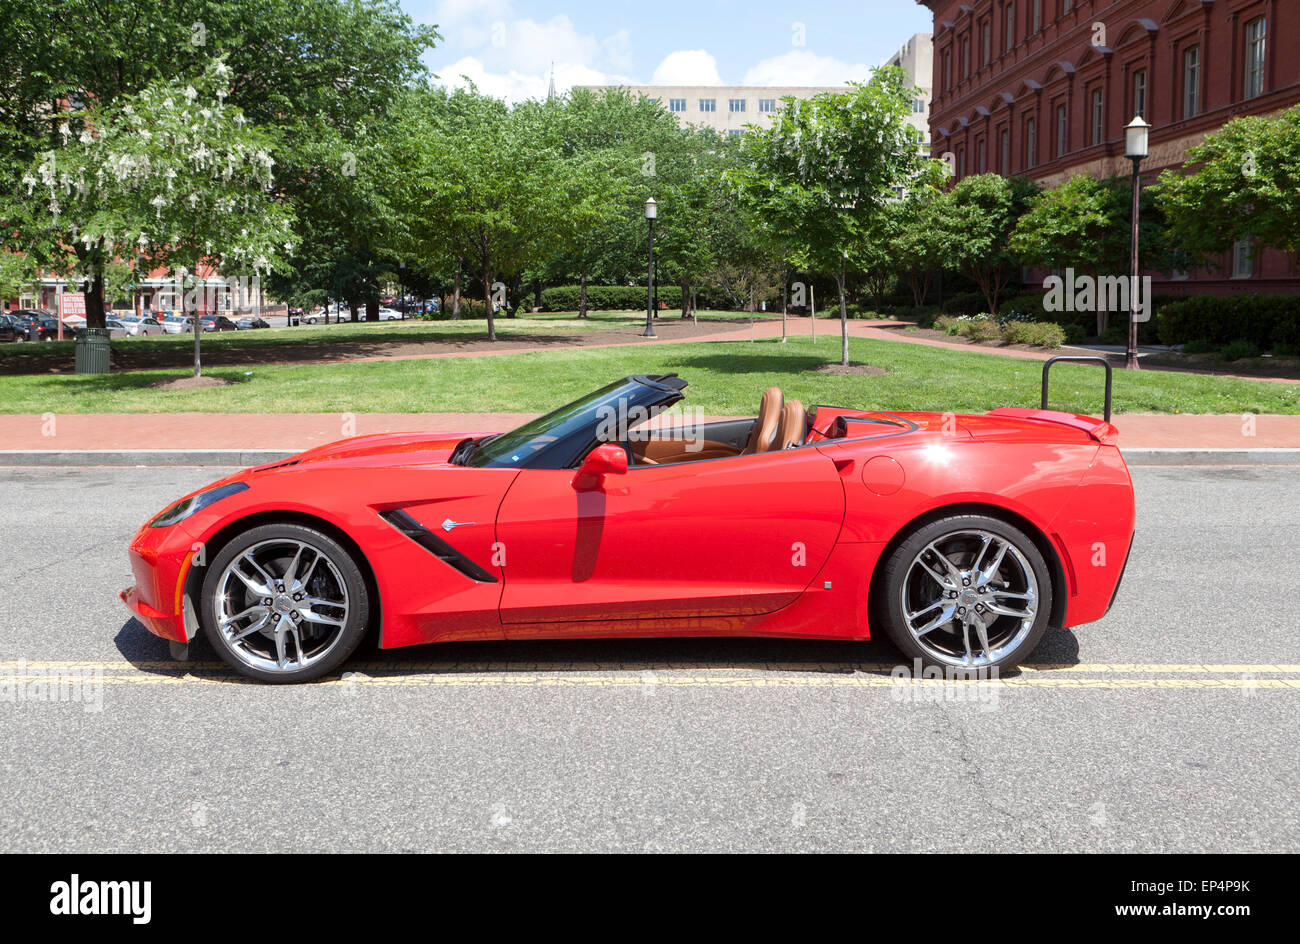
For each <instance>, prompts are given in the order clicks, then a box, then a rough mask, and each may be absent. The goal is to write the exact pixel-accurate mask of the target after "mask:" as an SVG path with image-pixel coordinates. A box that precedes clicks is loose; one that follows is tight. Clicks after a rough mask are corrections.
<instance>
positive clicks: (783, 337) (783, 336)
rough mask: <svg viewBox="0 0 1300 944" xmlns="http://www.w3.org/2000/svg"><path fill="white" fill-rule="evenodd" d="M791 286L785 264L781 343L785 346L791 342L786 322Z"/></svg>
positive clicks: (782, 271)
mask: <svg viewBox="0 0 1300 944" xmlns="http://www.w3.org/2000/svg"><path fill="white" fill-rule="evenodd" d="M789 286H790V270H789V268H788V267H787V266H786V265H785V264H784V263H783V264H782V265H781V343H782V344H785V343H786V341H788V340H790V338H789V336H788V335H787V334H786V321H785V319H786V306H787V295H788V289H789Z"/></svg>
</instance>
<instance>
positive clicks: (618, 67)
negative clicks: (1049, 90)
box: [400, 0, 931, 101]
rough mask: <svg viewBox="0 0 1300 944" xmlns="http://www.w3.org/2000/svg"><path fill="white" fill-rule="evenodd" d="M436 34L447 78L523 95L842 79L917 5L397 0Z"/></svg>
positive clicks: (884, 51)
mask: <svg viewBox="0 0 1300 944" xmlns="http://www.w3.org/2000/svg"><path fill="white" fill-rule="evenodd" d="M400 2H401V5H402V8H403V9H404V10H405V11H406V12H407V13H408V14H409V15H410V16H411V17H412V18H413V19H414V20H415V21H416V22H417V23H424V24H431V25H436V26H437V28H438V32H439V33H440V34H441V35H442V39H441V40H439V42H438V45H437V47H436V48H435V49H433V50H432V51H431V52H429V53H428V54H427V55H426V56H425V62H426V64H427V65H428V66H429V68H430V69H431V70H432V71H433V72H434V73H435V74H437V75H438V76H439V78H438V81H440V82H441V83H443V84H445V85H461V84H464V79H462V76H468V77H469V78H470V79H472V80H473V81H474V83H475V84H476V85H477V86H478V87H479V89H480V90H481V91H483V92H486V93H488V94H491V95H494V96H497V97H498V98H506V99H508V100H510V101H522V100H524V99H528V98H540V97H543V96H544V95H545V94H546V88H547V81H548V77H549V72H550V69H551V66H552V63H553V64H554V68H555V85H556V88H557V90H559V91H561V92H563V91H565V90H566V89H568V88H569V87H571V86H574V85H611V84H626V85H841V84H843V83H844V82H845V81H848V80H851V79H858V80H862V79H866V78H867V73H868V72H869V70H870V69H871V68H873V67H875V66H877V65H879V64H880V63H882V62H884V61H885V60H886V59H888V58H889V57H890V56H892V55H893V54H894V53H895V52H896V51H897V50H898V48H899V47H900V46H901V45H902V44H903V43H904V42H905V41H906V40H907V39H908V37H910V36H911V35H912V34H913V33H921V32H929V31H930V25H931V20H930V13H929V11H928V10H927V9H926V8H925V7H923V6H921V5H920V4H918V3H916V2H914V0H856V2H854V0H807V2H791V0H786V2H779V3H778V2H771V0H569V2H551V0H400Z"/></svg>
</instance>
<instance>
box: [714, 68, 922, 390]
mask: <svg viewBox="0 0 1300 944" xmlns="http://www.w3.org/2000/svg"><path fill="white" fill-rule="evenodd" d="M910 92H911V89H910V87H909V85H908V83H907V80H906V77H905V75H904V73H903V72H902V71H901V70H899V69H897V68H882V69H878V70H876V72H875V73H874V74H873V75H872V78H871V81H870V82H868V83H866V84H854V85H852V86H850V89H849V90H848V91H846V92H843V93H837V94H828V93H823V94H820V95H816V96H814V97H813V98H811V99H805V100H800V99H794V98H786V99H784V107H783V108H782V109H781V110H780V111H778V112H777V114H776V118H775V120H774V122H773V124H772V126H771V127H770V128H768V129H761V130H758V129H756V130H754V131H751V132H750V133H749V134H747V135H746V136H745V138H746V139H747V148H746V150H747V157H748V158H749V167H747V168H744V169H742V170H741V171H739V172H737V173H736V174H735V175H734V179H735V180H736V181H737V183H738V184H739V186H740V187H741V189H742V191H743V192H744V194H745V195H746V199H747V200H748V201H749V202H750V204H751V205H752V206H753V208H754V209H755V210H756V215H757V216H758V218H761V219H763V220H765V221H767V223H768V225H769V226H771V227H773V228H775V229H778V230H783V231H785V232H786V233H788V234H790V238H791V241H792V243H793V244H794V249H795V251H794V253H793V254H794V256H795V257H796V260H797V261H798V262H799V263H800V264H801V265H803V266H806V267H807V268H809V269H811V270H812V271H814V272H820V273H823V274H828V275H831V276H833V277H834V279H835V285H836V288H837V289H838V291H839V301H840V339H841V341H840V359H841V362H842V363H843V364H845V365H847V364H848V362H849V330H848V303H847V299H846V285H845V283H846V279H847V274H848V270H849V264H850V261H849V257H850V255H851V253H852V252H853V249H854V245H855V243H857V242H858V241H859V240H860V239H862V238H864V236H865V235H866V233H867V231H868V230H869V229H870V228H871V227H872V226H878V225H880V220H881V216H882V215H883V214H885V213H886V212H887V210H886V207H887V205H888V203H889V202H890V201H891V200H892V199H894V198H895V196H896V193H897V189H896V188H898V187H907V186H909V185H910V184H911V183H912V182H913V179H914V178H916V177H917V175H918V174H919V173H921V171H922V168H923V166H924V161H923V159H922V158H921V156H920V153H919V151H918V149H917V146H916V139H915V133H914V131H913V129H912V127H911V126H910V125H909V124H908V123H907V120H906V119H907V115H908V114H909V112H910V107H911V106H910V102H911V95H910Z"/></svg>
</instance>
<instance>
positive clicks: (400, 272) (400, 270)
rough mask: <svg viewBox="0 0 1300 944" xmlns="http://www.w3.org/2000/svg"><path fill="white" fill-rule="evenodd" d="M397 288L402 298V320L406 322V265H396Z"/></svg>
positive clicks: (402, 263) (401, 263)
mask: <svg viewBox="0 0 1300 944" xmlns="http://www.w3.org/2000/svg"><path fill="white" fill-rule="evenodd" d="M397 287H398V290H399V292H400V294H401V297H402V320H403V321H405V320H406V263H405V262H399V263H398V264H397Z"/></svg>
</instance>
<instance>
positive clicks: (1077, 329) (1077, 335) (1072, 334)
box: [1062, 324, 1088, 344]
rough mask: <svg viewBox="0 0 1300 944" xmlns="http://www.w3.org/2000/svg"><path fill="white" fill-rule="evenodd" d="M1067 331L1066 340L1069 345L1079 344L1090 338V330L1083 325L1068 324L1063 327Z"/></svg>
mask: <svg viewBox="0 0 1300 944" xmlns="http://www.w3.org/2000/svg"><path fill="white" fill-rule="evenodd" d="M1062 327H1063V328H1064V329H1065V340H1066V343H1067V344H1078V343H1079V342H1081V341H1082V340H1083V339H1084V338H1086V337H1087V336H1088V329H1087V328H1085V327H1084V326H1083V325H1077V324H1068V325H1063V326H1062Z"/></svg>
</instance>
